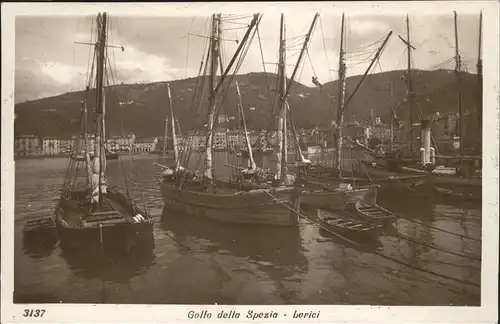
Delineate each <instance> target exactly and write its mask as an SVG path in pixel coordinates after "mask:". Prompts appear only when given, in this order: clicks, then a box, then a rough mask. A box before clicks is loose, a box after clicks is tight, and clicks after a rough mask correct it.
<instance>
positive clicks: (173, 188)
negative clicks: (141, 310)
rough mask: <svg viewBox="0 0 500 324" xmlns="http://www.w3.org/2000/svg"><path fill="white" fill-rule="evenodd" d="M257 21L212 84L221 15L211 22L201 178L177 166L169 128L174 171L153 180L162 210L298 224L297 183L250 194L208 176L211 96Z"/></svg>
mask: <svg viewBox="0 0 500 324" xmlns="http://www.w3.org/2000/svg"><path fill="white" fill-rule="evenodd" d="M260 19H261V15H260V14H256V15H254V16H253V19H252V21H251V23H250V24H249V26H248V28H247V32H246V34H245V36H244V37H243V39H242V40H241V41H240V43H239V45H238V49H237V50H236V52H235V54H234V56H233V59H232V60H231V63H230V64H229V65H228V66H227V68H226V71H225V72H224V73H223V74H222V75H221V78H220V80H219V81H218V83H217V82H216V81H217V80H216V74H217V72H218V70H219V69H218V63H219V56H220V52H219V46H220V42H221V41H222V39H221V37H220V36H217V35H219V33H220V32H221V30H220V23H221V15H220V14H217V15H213V17H212V29H211V37H210V39H211V47H210V53H209V58H211V60H209V59H208V58H207V64H208V62H209V61H210V77H209V78H208V82H209V89H210V96H209V98H210V100H209V114H208V118H207V119H208V120H207V135H206V145H205V146H204V148H205V149H204V150H205V154H204V158H205V166H204V167H205V168H204V173H203V175H201V176H198V175H196V173H195V172H192V171H190V170H186V169H184V168H183V167H182V166H181V162H180V157H179V152H178V149H177V140H176V135H175V133H176V131H175V127H172V130H173V131H172V134H173V136H172V139H173V146H174V158H175V161H176V166H175V168H173V169H171V168H168V167H166V166H165V167H164V172H163V174H162V175H161V176H159V177H158V181H159V185H160V190H161V193H162V196H163V199H164V201H165V208H166V209H167V210H169V211H173V212H176V213H182V214H187V215H191V216H195V217H203V218H208V219H211V220H217V221H222V222H228V223H241V224H265V225H282V226H297V224H298V221H299V217H298V207H299V202H300V192H301V186H300V185H299V184H296V185H295V186H287V185H280V186H277V187H272V188H269V187H268V188H263V189H253V188H251V187H250V188H248V189H245V190H242V189H240V188H235V186H234V184H232V183H229V182H227V181H221V180H217V179H215V176H214V174H213V164H212V153H213V133H214V129H215V128H216V127H215V126H216V123H217V119H216V118H215V115H216V111H217V109H216V108H217V107H216V97H217V96H218V95H219V92H218V90H219V89H220V87H221V86H222V83H223V80H224V78H225V77H226V76H227V74H228V72H229V71H230V69H231V68H232V65H233V63H234V61H235V59H236V58H237V56H238V55H240V54H241V49H243V47H245V46H248V45H249V43H248V40H249V36H250V33H251V32H252V30H254V29H255V28H256V26H257V25H258V23H259V22H260ZM234 73H236V71H235V72H234ZM167 87H168V84H167ZM168 89H169V91H168V96H169V100H168V103H169V106H170V113H171V117H172V119H173V118H174V117H173V107H172V100H171V98H172V96H171V95H170V88H169V87H168ZM246 142H247V148H249V147H248V146H249V143H248V142H249V141H248V139H247V140H246ZM250 150H251V148H250ZM250 154H251V153H250ZM253 168H254V167H253ZM254 169H255V168H254Z"/></svg>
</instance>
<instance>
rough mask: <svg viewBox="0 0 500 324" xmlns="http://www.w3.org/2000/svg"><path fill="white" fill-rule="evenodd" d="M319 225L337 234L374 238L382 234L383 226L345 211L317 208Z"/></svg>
mask: <svg viewBox="0 0 500 324" xmlns="http://www.w3.org/2000/svg"><path fill="white" fill-rule="evenodd" d="M317 217H318V220H319V225H321V226H322V227H323V228H325V229H327V230H328V231H331V232H333V233H336V234H340V235H343V236H348V237H351V238H353V237H355V238H373V237H375V236H378V235H379V234H380V229H381V228H382V226H381V225H379V224H370V223H367V222H363V221H361V220H358V219H356V218H353V217H352V216H349V215H348V214H347V213H346V212H345V211H342V210H337V211H326V210H322V209H317Z"/></svg>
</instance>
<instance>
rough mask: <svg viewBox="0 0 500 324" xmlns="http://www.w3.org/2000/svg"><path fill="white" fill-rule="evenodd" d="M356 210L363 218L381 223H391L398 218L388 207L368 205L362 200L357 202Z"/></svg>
mask: <svg viewBox="0 0 500 324" xmlns="http://www.w3.org/2000/svg"><path fill="white" fill-rule="evenodd" d="M355 208H356V212H357V214H358V216H359V217H360V218H361V219H364V220H366V221H368V222H370V223H374V224H379V225H384V226H386V225H389V224H392V222H393V221H394V220H395V219H396V216H395V215H394V214H393V213H391V212H390V211H388V210H387V209H385V208H383V207H380V206H379V205H373V204H370V205H367V204H366V203H363V202H361V201H357V202H356V204H355Z"/></svg>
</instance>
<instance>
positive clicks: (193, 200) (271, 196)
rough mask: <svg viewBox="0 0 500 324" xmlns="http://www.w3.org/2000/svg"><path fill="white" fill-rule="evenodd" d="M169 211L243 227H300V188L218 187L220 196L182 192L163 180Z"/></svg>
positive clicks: (191, 190)
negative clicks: (242, 225) (298, 208)
mask: <svg viewBox="0 0 500 324" xmlns="http://www.w3.org/2000/svg"><path fill="white" fill-rule="evenodd" d="M159 181H160V189H161V193H162V195H163V199H164V201H165V208H166V209H167V210H170V211H174V212H177V213H183V214H188V215H191V216H196V217H202V218H208V219H212V220H217V221H222V222H228V223H239V224H266V225H282V226H296V225H297V224H298V222H299V216H298V212H297V206H298V203H299V202H300V188H297V187H288V186H283V187H278V188H270V189H269V188H266V189H252V190H237V189H233V188H217V193H212V192H206V191H205V190H204V189H203V188H201V186H200V188H189V185H188V186H187V188H186V187H185V188H183V189H179V188H178V187H177V185H176V184H175V183H169V182H167V181H166V180H164V179H160V180H159Z"/></svg>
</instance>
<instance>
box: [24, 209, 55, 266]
mask: <svg viewBox="0 0 500 324" xmlns="http://www.w3.org/2000/svg"><path fill="white" fill-rule="evenodd" d="M58 240H59V238H58V235H57V231H56V225H55V223H54V220H53V219H52V218H37V219H30V220H27V221H26V222H25V223H24V228H23V250H24V251H25V253H26V254H27V255H30V256H32V257H43V256H47V255H49V254H50V253H51V252H52V251H53V250H54V247H55V245H56V244H57V241H58Z"/></svg>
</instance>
